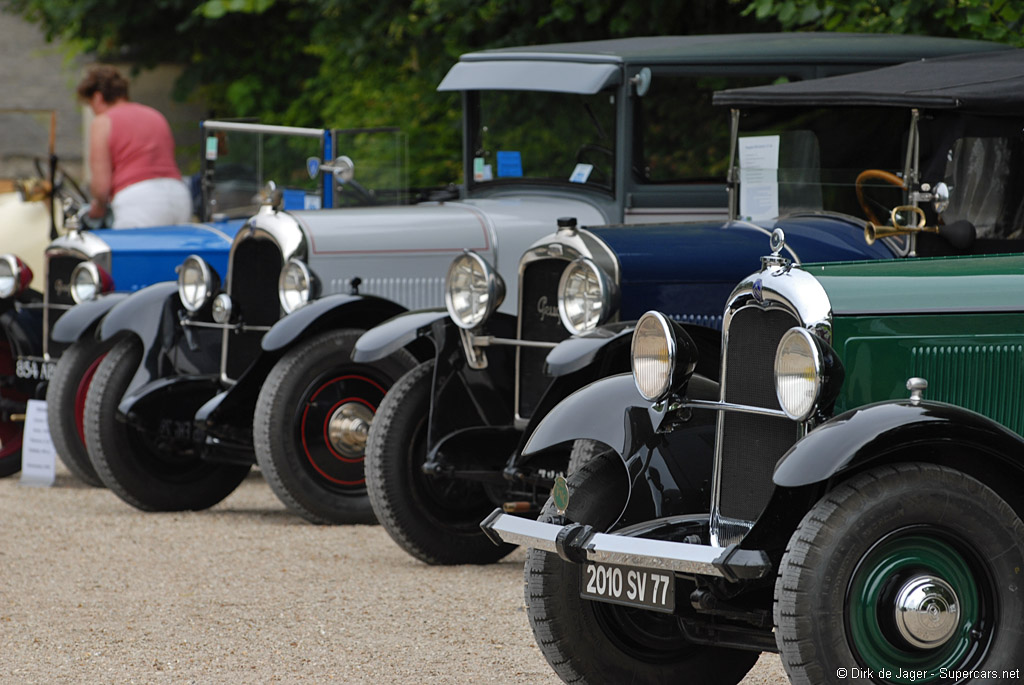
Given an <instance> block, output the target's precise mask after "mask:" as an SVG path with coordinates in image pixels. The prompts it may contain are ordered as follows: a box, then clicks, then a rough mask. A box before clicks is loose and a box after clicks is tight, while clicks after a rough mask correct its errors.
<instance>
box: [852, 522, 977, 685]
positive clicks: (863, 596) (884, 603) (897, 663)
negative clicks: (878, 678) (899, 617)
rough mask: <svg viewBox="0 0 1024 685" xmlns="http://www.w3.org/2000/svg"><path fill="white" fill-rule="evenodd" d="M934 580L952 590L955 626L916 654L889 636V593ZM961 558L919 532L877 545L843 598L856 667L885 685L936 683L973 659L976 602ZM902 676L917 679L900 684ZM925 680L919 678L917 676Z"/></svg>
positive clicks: (974, 588)
mask: <svg viewBox="0 0 1024 685" xmlns="http://www.w3.org/2000/svg"><path fill="white" fill-rule="evenodd" d="M922 573H925V574H929V575H932V576H937V577H939V578H941V579H943V580H945V581H946V582H947V583H949V584H950V586H952V588H953V590H954V592H955V593H956V596H957V598H958V604H959V621H958V623H957V626H956V630H955V632H954V634H953V635H952V637H950V638H949V640H947V641H946V642H945V643H944V644H943V645H941V646H939V647H936V648H934V649H916V648H914V647H912V646H910V645H908V644H906V643H905V642H904V641H903V640H902V639H901V638H899V637H898V635H896V634H895V632H894V630H893V627H892V623H893V618H892V617H893V616H894V613H895V608H894V595H895V592H894V590H895V587H897V586H899V585H900V584H901V582H902V581H904V580H907V579H909V578H911V577H912V576H915V575H918V574H922ZM981 597H982V596H981V593H980V591H979V587H978V583H977V580H976V578H975V574H974V572H972V570H971V567H970V565H969V564H968V562H967V560H966V559H965V558H964V556H963V555H962V554H961V553H960V552H959V551H958V550H957V549H956V548H955V547H954V546H953V545H951V544H950V543H949V542H947V541H946V539H945V538H943V537H942V536H941V535H938V534H930V533H924V532H922V531H921V530H919V529H914V530H911V531H906V532H902V533H901V532H897V533H894V534H892V535H889V536H888V537H886V538H884V539H883V540H881V541H880V542H879V543H878V544H876V545H875V546H874V547H873V548H872V549H871V550H869V551H868V553H867V554H865V555H864V557H863V558H862V559H861V561H860V563H859V564H858V566H857V569H856V570H855V571H854V573H853V577H852V578H851V580H850V585H849V590H848V592H847V603H846V622H847V625H848V627H849V635H850V642H851V645H850V646H851V648H852V649H853V651H854V654H856V655H858V656H859V657H860V660H861V662H862V663H863V664H864V665H865V666H866V667H867V668H869V669H871V670H873V671H875V673H876V674H878V673H886V672H888V674H889V675H888V678H886V680H887V681H888V682H893V683H904V682H906V683H910V682H915V683H920V682H930V681H934V680H939V678H940V674H941V672H942V670H943V669H948V670H957V669H959V668H963V667H964V665H965V661H967V660H968V659H970V658H971V656H972V655H976V654H977V651H978V650H977V649H976V647H977V643H978V635H979V633H978V629H979V628H980V620H981V616H982V613H983V612H982V599H981ZM900 669H902V671H903V672H913V673H916V674H918V675H916V676H909V677H905V678H900V677H899V673H900ZM922 671H924V672H925V673H926V674H927V675H926V676H924V677H923V678H922V677H920V672H922Z"/></svg>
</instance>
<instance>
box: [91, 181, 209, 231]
mask: <svg viewBox="0 0 1024 685" xmlns="http://www.w3.org/2000/svg"><path fill="white" fill-rule="evenodd" d="M110 208H111V210H113V212H114V226H113V228H147V227H149V226H167V225H169V224H183V223H187V222H188V221H189V220H190V219H191V218H192V194H191V193H190V192H189V190H188V186H186V185H185V182H184V181H182V180H181V179H179V178H151V179H148V180H145V181H139V182H138V183H133V184H131V185H130V186H125V187H124V188H122V189H121V190H119V191H117V194H116V195H114V199H113V200H112V201H111V202H110Z"/></svg>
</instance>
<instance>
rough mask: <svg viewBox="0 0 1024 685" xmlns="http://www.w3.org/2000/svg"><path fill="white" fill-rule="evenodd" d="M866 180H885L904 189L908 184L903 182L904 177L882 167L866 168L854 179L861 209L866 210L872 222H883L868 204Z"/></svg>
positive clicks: (866, 214)
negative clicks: (865, 192) (865, 188)
mask: <svg viewBox="0 0 1024 685" xmlns="http://www.w3.org/2000/svg"><path fill="white" fill-rule="evenodd" d="M866 181H885V182H886V183H889V184H890V185H894V186H896V187H897V188H900V189H902V190H906V189H907V184H906V183H904V182H903V179H902V178H900V177H899V176H897V175H896V174H894V173H892V172H890V171H883V170H882V169H865V170H864V171H862V172H860V173H859V174H857V180H856V181H854V186H855V188H856V190H857V202H859V203H860V207H861V209H863V210H864V215H865V216H866V217H867V218H868V220H869V221H871V223H874V224H881V223H882V222H881V221H879V220H878V217H877V216H875V212H874V210H873V209H872V208H871V206H870V205H869V204H868V198H867V196H866V195H865V194H864V183H865V182H866Z"/></svg>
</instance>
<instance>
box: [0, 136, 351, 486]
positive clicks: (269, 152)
mask: <svg viewBox="0 0 1024 685" xmlns="http://www.w3.org/2000/svg"><path fill="white" fill-rule="evenodd" d="M201 129H202V133H203V136H202V137H203V139H204V140H205V141H206V145H205V147H204V150H203V158H202V171H201V172H200V173H199V174H197V175H196V177H195V178H194V179H193V180H194V187H195V190H196V192H195V197H196V206H195V214H196V216H197V217H200V218H201V219H202V221H201V222H196V223H189V224H183V225H177V226H160V227H153V228H137V229H117V230H115V229H108V228H101V229H95V230H87V229H85V228H83V227H81V226H79V223H78V221H77V217H76V216H75V209H76V208H77V207H76V205H77V204H79V203H84V201H85V198H84V197H81V196H79V197H78V198H76V199H73V200H71V201H69V202H68V203H67V204H66V210H67V219H66V221H65V226H64V228H65V229H66V233H65V234H64V235H61V236H60V237H57V238H56V239H55V240H53V241H52V242H51V243H50V245H49V246H48V247H47V248H46V250H45V253H44V255H43V272H44V273H43V274H42V276H43V278H42V279H41V280H42V281H43V285H42V287H41V289H42V292H41V293H40V292H39V291H38V290H35V289H33V288H32V287H31V282H30V279H28V278H26V275H27V274H26V272H25V271H23V269H24V262H25V261H27V260H22V259H21V258H19V257H18V256H17V255H13V254H8V255H3V256H2V257H0V287H3V292H0V296H3V311H2V313H0V326H2V328H3V332H4V335H5V338H6V342H7V344H8V347H7V349H6V350H4V356H6V357H7V358H6V359H0V374H2V376H3V377H2V378H0V383H2V386H3V402H2V403H0V431H2V432H3V436H4V441H3V442H4V449H3V452H2V453H0V476H5V475H10V474H12V473H15V472H17V471H18V470H19V469H20V466H21V428H22V422H23V420H24V418H23V417H24V414H25V406H26V402H27V400H29V399H43V398H45V399H46V401H47V402H48V404H49V405H50V410H49V411H48V417H49V423H50V433H51V437H52V438H53V442H54V445H55V447H56V448H57V453H58V455H59V456H60V458H61V461H62V462H63V463H64V464H65V465H66V466H67V467H68V470H69V471H71V472H72V473H73V474H74V475H76V476H78V477H79V478H81V479H82V480H84V481H85V482H87V483H89V484H91V485H100V481H99V479H98V477H97V476H96V473H95V471H94V470H93V468H92V466H91V465H90V463H89V459H88V455H87V454H86V452H85V447H84V444H83V442H82V423H81V420H82V416H83V411H84V403H85V395H86V390H87V389H88V386H89V382H90V380H91V378H92V373H93V372H94V371H95V369H96V366H97V365H98V362H99V360H100V359H101V358H102V357H103V355H104V354H105V352H106V351H107V349H108V348H109V345H106V344H101V343H99V342H97V341H95V340H94V338H93V333H94V331H95V328H96V325H97V324H98V322H99V321H100V319H101V318H102V317H103V315H104V314H105V313H106V312H107V311H109V310H110V309H111V308H112V307H113V306H114V304H116V303H117V302H119V301H120V300H122V299H123V298H125V297H127V296H128V295H129V294H130V293H133V292H135V291H137V290H140V289H141V288H143V287H145V286H148V285H150V284H152V283H156V282H160V281H165V280H167V279H171V278H174V277H175V272H176V270H177V268H178V266H179V265H180V264H181V263H182V261H183V260H184V259H185V258H186V257H188V256H189V255H192V254H196V255H201V256H202V257H203V258H204V259H206V260H207V262H208V263H210V264H211V265H213V266H214V268H218V269H221V270H224V269H225V268H226V266H227V261H228V251H229V249H230V247H231V243H232V240H233V239H234V237H235V234H236V233H237V232H238V231H239V229H240V228H241V227H242V225H243V224H244V223H245V220H246V219H247V218H248V217H249V216H251V215H252V214H254V213H255V212H256V211H257V209H258V207H259V204H260V199H259V195H260V193H261V190H262V189H263V187H264V184H265V181H266V180H271V179H273V178H277V179H278V180H279V181H281V182H282V183H283V184H285V185H286V187H287V191H286V192H285V194H284V199H285V201H286V202H291V203H293V206H297V207H298V208H308V207H310V206H314V207H316V206H320V205H321V204H324V205H326V206H329V205H330V203H331V201H332V198H331V195H330V193H323V192H322V188H323V187H327V188H330V185H329V184H330V174H329V173H325V174H321V173H320V172H319V170H317V173H315V174H313V173H307V158H316V159H321V158H322V159H329V158H330V157H331V156H332V155H333V150H332V138H331V132H330V131H327V130H323V129H311V128H293V127H279V126H265V125H259V124H249V123H239V122H227V121H205V122H202V124H201ZM320 198H325V200H324V201H323V202H321V201H320ZM33 256H34V255H33ZM58 360H59V361H58ZM66 417H74V420H73V421H71V420H66Z"/></svg>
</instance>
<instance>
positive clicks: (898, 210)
mask: <svg viewBox="0 0 1024 685" xmlns="http://www.w3.org/2000/svg"><path fill="white" fill-rule="evenodd" d="M903 212H910V213H911V214H915V215H917V225H916V226H911V225H909V223H908V224H901V223H900V222H899V218H898V216H899V215H900V214H902V213H903ZM889 222H890V225H889V226H880V225H879V224H876V223H873V222H871V221H869V222H868V223H867V225H866V226H865V227H864V240H865V241H866V242H867V244H868V245H872V244H874V242H875V241H876V240H878V239H879V238H885V237H887V236H890V235H907V234H908V233H938V232H939V227H938V226H926V225H925V218H924V210H923V209H921V208H920V207H913V206H911V205H903V206H900V207H893V208H892V211H891V212H889Z"/></svg>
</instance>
